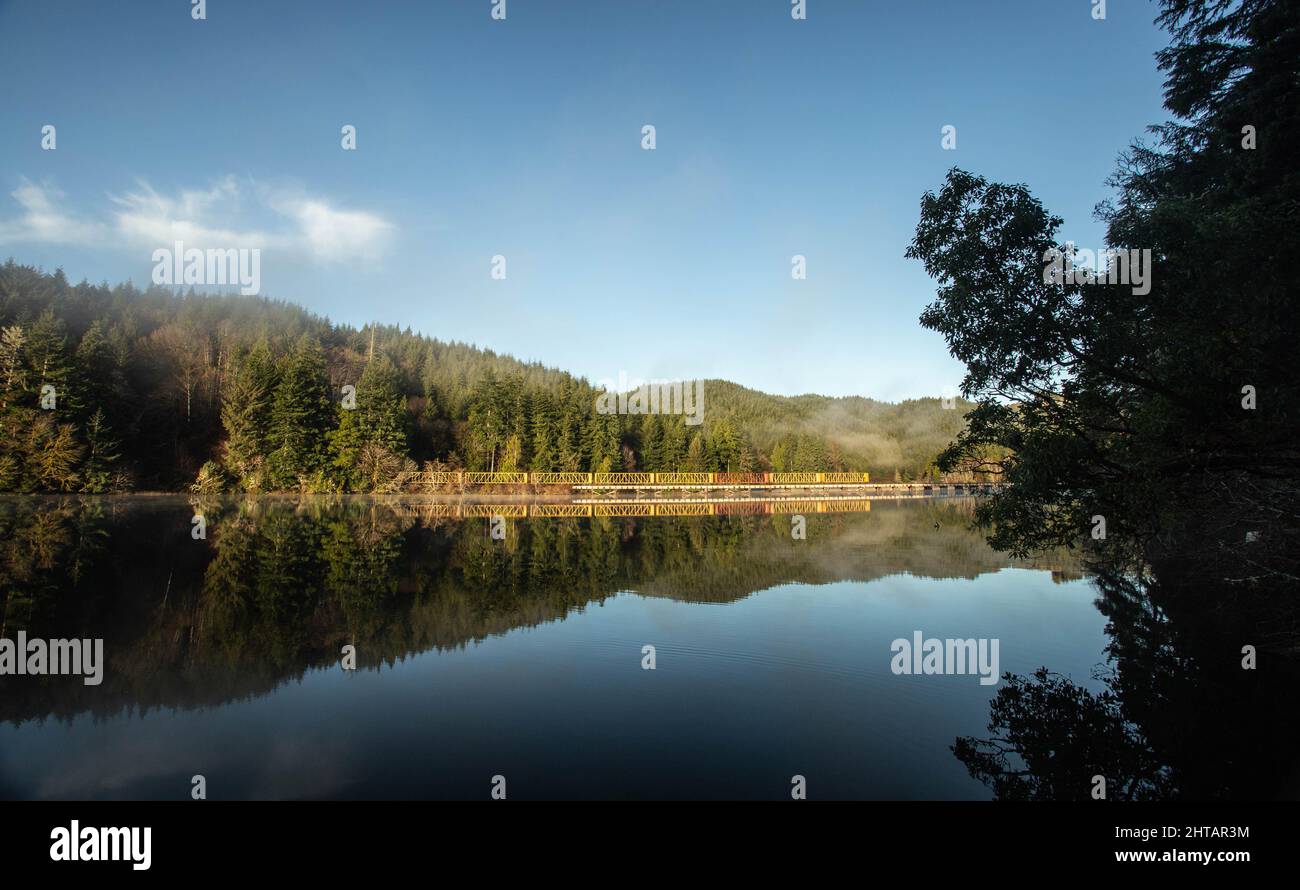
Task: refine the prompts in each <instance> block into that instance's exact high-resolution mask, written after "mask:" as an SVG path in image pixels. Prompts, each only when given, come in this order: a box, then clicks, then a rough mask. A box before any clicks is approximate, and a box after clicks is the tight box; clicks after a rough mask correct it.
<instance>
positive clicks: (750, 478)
mask: <svg viewBox="0 0 1300 890" xmlns="http://www.w3.org/2000/svg"><path fill="white" fill-rule="evenodd" d="M768 475H769V474H768V473H714V474H713V482H714V484H716V485H763V484H765V483H766V482H767V477H768Z"/></svg>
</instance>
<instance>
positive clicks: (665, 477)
mask: <svg viewBox="0 0 1300 890" xmlns="http://www.w3.org/2000/svg"><path fill="white" fill-rule="evenodd" d="M650 475H652V476H654V483H655V484H656V485H710V484H712V482H713V478H712V477H713V476H716V475H717V474H716V473H651V474H650Z"/></svg>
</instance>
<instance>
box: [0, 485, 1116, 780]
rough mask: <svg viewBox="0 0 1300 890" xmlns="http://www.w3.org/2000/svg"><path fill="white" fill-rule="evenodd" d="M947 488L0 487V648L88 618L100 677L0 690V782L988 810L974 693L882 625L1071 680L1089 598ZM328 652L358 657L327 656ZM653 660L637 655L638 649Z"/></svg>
mask: <svg viewBox="0 0 1300 890" xmlns="http://www.w3.org/2000/svg"><path fill="white" fill-rule="evenodd" d="M970 510H971V504H970V503H969V502H965V501H959V500H948V501H875V502H873V503H872V505H871V509H870V511H869V512H866V513H857V514H829V513H828V514H813V513H810V514H808V515H807V539H806V540H794V539H793V538H792V536H791V521H790V517H789V516H784V515H778V516H746V517H740V516H734V517H716V516H715V517H689V518H687V517H683V518H640V519H627V518H576V519H527V520H508V521H507V523H506V529H505V533H506V534H505V539H504V540H494V539H493V537H492V535H491V533H490V524H489V523H490V520H488V519H482V518H481V519H467V520H448V519H443V518H438V517H436V516H434V515H432V511H428V510H421V509H420V508H417V507H412V506H410V505H403V504H400V503H396V502H377V501H371V500H348V501H343V502H324V501H322V502H312V503H309V504H307V505H299V504H297V503H294V502H291V501H287V500H260V501H253V502H243V503H224V504H221V505H220V506H216V505H212V506H207V507H205V508H204V515H205V519H206V522H207V532H206V539H204V540H195V539H194V538H193V537H192V536H191V516H192V514H193V512H194V511H193V509H192V508H191V507H190V505H189V504H188V503H186V502H185V501H184V500H182V499H157V498H135V499H119V500H101V501H72V500H69V501H58V500H45V501H36V502H31V501H19V500H10V501H5V502H3V503H0V537H2V538H3V542H4V543H3V558H2V562H0V571H2V572H3V583H4V593H5V599H4V618H3V620H4V629H3V634H0V635H3V636H6V637H10V638H13V637H14V636H15V634H16V632H17V631H18V630H20V629H21V630H25V631H26V632H27V634H28V636H29V637H43V638H60V637H67V638H73V637H92V638H93V637H102V638H103V639H104V641H105V642H104V647H105V658H106V669H105V677H104V682H103V684H102V685H100V686H97V687H90V686H86V685H84V684H83V683H82V682H81V678H79V677H30V676H24V677H16V676H6V677H0V797H8V798H14V797H17V798H186V797H188V796H189V792H190V787H191V785H190V780H191V776H193V775H195V774H202V775H204V776H205V777H206V779H207V787H208V797H209V798H210V799H220V798H298V797H306V798H322V797H348V798H363V797H379V798H396V797H435V798H441V797H454V798H485V797H487V796H488V794H489V791H490V788H491V782H492V777H493V776H496V775H501V776H504V777H505V779H506V783H507V791H508V796H509V797H510V798H512V799H526V798H532V797H545V798H555V797H578V798H624V797H627V798H656V797H674V798H675V797H688V798H703V797H753V798H786V799H788V798H789V796H790V788H791V777H792V776H793V775H795V774H800V775H803V776H805V777H806V780H807V786H808V792H809V796H810V797H815V798H902V799H906V798H988V797H990V796H991V794H992V792H991V791H990V789H989V787H987V786H986V785H985V784H983V783H981V782H980V781H978V780H977V779H975V778H972V776H971V773H970V772H968V770H967V768H966V767H965V766H964V765H963V763H962V762H960V761H959V760H958V759H957V758H956V757H955V756H954V754H953V751H952V750H951V746H952V745H953V743H954V741H955V740H956V739H957V737H959V736H964V735H976V736H978V735H983V734H986V733H985V730H986V724H988V722H989V705H990V701H991V699H992V697H993V695H994V694H995V692H996V691H997V690H998V689H999V688H1000V687H1001V686H1004V685H1005V684H1000V685H999V686H988V685H981V684H980V682H979V678H978V677H977V676H973V675H965V676H937V675H936V676H927V675H921V676H899V675H895V674H894V673H893V672H892V671H891V669H890V662H891V658H892V657H893V653H892V652H891V649H890V644H891V641H893V640H894V639H896V638H908V639H910V638H911V637H912V634H913V632H914V631H918V630H919V631H922V632H923V633H924V634H925V636H927V637H938V638H948V637H960V638H996V639H997V640H998V641H999V655H1000V663H999V669H1000V671H1003V672H1006V671H1010V672H1013V673H1017V674H1028V673H1030V672H1032V671H1034V670H1035V669H1037V668H1039V667H1040V666H1047V667H1049V668H1051V670H1053V671H1055V672H1057V673H1059V674H1063V675H1066V676H1068V677H1070V678H1071V679H1072V680H1073V681H1074V682H1076V683H1077V684H1079V685H1080V686H1082V687H1084V688H1087V689H1089V690H1097V689H1098V688H1099V681H1097V680H1095V679H1093V676H1094V672H1095V670H1096V669H1097V668H1098V667H1099V666H1100V665H1102V664H1103V663H1104V662H1105V661H1106V653H1105V647H1106V644H1107V636H1106V633H1105V628H1106V619H1105V618H1104V617H1103V615H1102V614H1101V613H1100V612H1099V611H1098V608H1097V606H1096V605H1095V603H1094V601H1095V600H1096V599H1097V596H1098V591H1097V589H1096V587H1095V586H1094V584H1093V582H1092V581H1090V580H1089V579H1087V578H1085V577H1084V576H1083V575H1082V574H1081V573H1080V571H1079V570H1078V567H1077V566H1076V565H1074V564H1073V563H1072V561H1071V560H1070V558H1069V557H1068V556H1066V555H1064V554H1061V555H1057V556H1046V557H1042V558H1040V559H1039V560H1038V561H1036V562H1014V561H1012V560H1009V559H1007V558H1006V557H1004V556H1002V555H999V554H996V553H994V552H993V551H991V550H989V549H988V548H987V547H986V546H985V545H984V543H983V541H982V539H981V537H980V536H979V535H978V534H977V533H975V532H973V531H971V530H969V528H968V523H969V520H970ZM348 644H352V645H355V646H356V650H357V661H358V668H357V670H355V671H345V670H343V669H342V667H341V666H340V663H339V658H340V652H341V649H342V647H343V646H344V645H348ZM646 645H651V646H654V647H655V661H656V666H655V669H654V670H645V669H643V667H642V663H643V653H642V649H643V647H644V646H646Z"/></svg>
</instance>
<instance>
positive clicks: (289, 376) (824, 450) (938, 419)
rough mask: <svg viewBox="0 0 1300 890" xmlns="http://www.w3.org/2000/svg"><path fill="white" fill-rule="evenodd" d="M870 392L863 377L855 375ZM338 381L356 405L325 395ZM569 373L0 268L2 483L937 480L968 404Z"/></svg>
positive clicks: (315, 322)
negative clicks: (713, 476)
mask: <svg viewBox="0 0 1300 890" xmlns="http://www.w3.org/2000/svg"><path fill="white" fill-rule="evenodd" d="M863 385H864V387H865V386H869V385H870V381H863ZM345 387H353V388H355V404H354V405H353V406H352V407H345V404H347V396H346V392H345ZM597 394H598V390H597V389H596V388H595V387H593V386H592V385H590V384H589V383H588V382H587V381H586V380H584V379H581V378H576V377H573V376H572V375H570V374H567V373H565V372H563V371H559V370H555V369H551V368H546V367H543V366H542V365H540V364H536V363H525V362H521V361H518V360H516V359H513V358H511V357H509V356H503V355H497V354H496V353H493V352H492V351H490V350H487V349H481V348H479V347H476V346H471V345H468V344H464V343H457V342H447V341H442V340H438V339H434V338H431V337H428V336H425V335H422V334H417V333H414V332H412V331H411V330H410V329H409V328H406V329H401V328H397V327H387V326H375V327H367V328H365V329H361V330H358V329H355V328H351V327H348V326H342V325H333V324H331V323H330V322H329V321H327V320H326V319H323V318H320V317H318V316H315V315H312V314H311V313H309V312H307V311H306V310H304V309H302V308H301V307H298V306H294V305H290V304H288V303H283V302H277V301H273V300H268V299H265V298H257V297H241V296H225V295H215V296H214V295H200V294H193V293H190V294H187V295H178V294H174V293H173V292H171V291H170V290H166V289H160V288H151V289H149V290H146V291H141V290H139V289H137V288H135V287H133V286H132V285H131V284H122V285H117V286H115V287H110V286H108V285H107V284H102V285H91V284H88V283H86V282H82V283H81V284H77V285H71V284H69V283H68V281H67V280H66V278H65V277H64V275H63V273H62V271H56V272H54V273H53V274H46V273H44V272H42V271H41V270H38V269H35V268H32V267H29V266H23V265H19V264H17V263H15V262H14V261H13V260H10V261H9V262H8V263H6V264H5V265H4V266H2V267H0V425H2V429H0V432H2V433H3V436H2V438H0V490H4V491H87V492H99V491H109V490H121V489H130V488H142V489H157V488H167V489H174V488H181V487H185V486H188V485H191V484H194V483H196V480H197V484H199V485H200V487H202V488H205V489H209V490H218V489H222V488H232V489H245V490H252V491H267V490H297V489H304V490H311V491H340V490H346V491H372V490H391V489H392V488H394V487H395V486H397V485H399V484H400V482H401V480H402V478H403V476H404V475H405V474H406V473H409V472H411V471H414V470H415V469H417V468H418V467H420V466H422V465H424V464H427V463H430V462H432V463H433V464H434V465H435V466H443V465H445V466H454V467H464V468H467V469H496V470H515V469H531V470H594V471H609V470H624V469H629V470H630V469H643V470H715V469H716V470H732V471H752V470H763V469H775V470H838V469H845V470H868V471H870V472H872V473H873V474H874V475H875V477H876V478H879V479H886V480H892V479H895V478H901V479H911V478H916V477H919V476H922V475H929V474H932V473H934V472H935V470H934V458H935V456H936V455H937V454H938V452H939V451H940V450H941V449H942V448H943V447H944V446H945V445H947V444H948V442H950V441H951V440H952V439H953V438H954V436H955V435H956V434H957V433H958V432H959V431H960V430H961V429H962V427H963V419H962V418H963V415H964V414H965V411H966V409H967V408H968V407H969V406H968V405H967V404H965V403H963V402H961V401H960V400H958V402H957V407H956V410H944V409H943V408H942V406H941V405H940V403H939V400H938V399H920V400H916V401H909V402H904V403H901V404H897V405H894V404H888V403H883V402H876V401H872V400H870V399H864V398H856V397H854V398H836V399H832V398H826V397H823V396H813V395H805V396H797V397H782V396H772V395H768V394H765V393H760V392H755V391H753V390H749V389H745V388H744V387H741V386H737V385H736V384H733V383H729V382H726V381H721V380H709V381H706V382H705V384H704V405H705V408H704V412H703V423H702V424H701V425H698V426H691V425H687V424H686V423H685V421H684V418H683V416H682V415H680V414H668V415H633V416H628V415H617V414H600V413H598V412H597V411H596V407H595V406H596V397H597Z"/></svg>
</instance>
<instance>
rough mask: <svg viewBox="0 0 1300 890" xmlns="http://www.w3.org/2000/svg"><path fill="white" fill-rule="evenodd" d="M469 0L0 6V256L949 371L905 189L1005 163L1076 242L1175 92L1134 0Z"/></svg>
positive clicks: (713, 346) (586, 343)
mask: <svg viewBox="0 0 1300 890" xmlns="http://www.w3.org/2000/svg"><path fill="white" fill-rule="evenodd" d="M492 3H493V0H450V2H440V0H427V2H418V3H397V2H382V3H381V2H353V3H342V2H339V3H334V2H309V0H276V2H246V0H208V3H207V19H206V20H205V21H195V20H193V19H192V18H191V14H190V4H189V2H187V0H166V2H162V0H151V2H132V3H111V4H110V3H95V2H88V0H79V2H63V0H41V2H35V0H33V2H16V0H8V2H6V0H0V121H3V124H4V126H3V128H0V257H10V256H12V257H14V258H15V259H17V260H19V261H20V262H25V263H32V264H36V265H40V266H43V267H45V268H46V269H53V268H55V267H58V266H61V267H63V269H64V270H65V272H66V273H67V275H68V277H69V278H70V279H72V280H74V281H78V280H81V279H82V278H83V277H84V278H88V279H90V280H91V281H95V282H98V281H105V280H106V281H109V282H116V281H120V280H125V279H127V278H131V279H133V280H134V281H136V282H137V283H138V284H147V283H148V282H149V278H150V274H151V271H152V269H153V261H152V254H153V250H154V249H155V248H158V247H169V246H170V245H171V243H172V241H173V240H174V238H176V237H180V238H183V239H184V240H185V242H186V246H187V247H201V248H203V247H223V248H224V247H239V246H246V247H258V248H260V249H261V252H262V255H261V257H262V258H261V274H262V293H263V294H264V295H267V296H271V297H275V298H282V299H286V300H289V301H293V302H296V303H301V304H303V305H305V306H307V307H309V308H310V309H312V310H314V311H316V312H319V313H322V314H324V315H327V316H329V317H330V318H331V319H333V320H335V321H341V322H348V323H352V324H358V325H360V324H364V323H366V322H367V321H369V320H371V319H374V320H378V321H381V322H384V323H390V324H400V325H403V326H410V327H411V328H413V329H416V330H419V331H422V332H424V333H427V334H430V335H433V336H437V337H441V338H443V339H449V340H462V341H469V342H473V343H478V344H480V345H483V346H487V347H490V348H492V349H495V350H497V351H499V352H506V353H511V354H513V355H516V356H519V357H520V358H524V359H536V360H540V361H542V362H544V363H546V364H548V365H553V366H558V367H561V368H564V369H566V370H570V371H573V372H575V373H577V374H580V375H583V376H586V377H588V378H589V379H591V380H593V381H595V380H600V379H614V378H616V377H617V375H618V373H619V372H620V371H625V372H627V374H628V375H629V376H630V377H657V378H674V379H678V378H681V379H689V378H695V377H725V378H728V379H731V380H735V381H737V382H739V383H742V384H745V385H747V386H752V387H756V388H759V389H764V390H768V391H770V392H778V393H785V394H795V393H801V392H821V393H826V394H830V395H846V394H861V395H868V396H873V397H876V398H884V399H890V400H897V399H901V398H908V397H915V396H921V395H937V394H939V393H940V392H942V391H944V390H946V389H948V388H950V387H952V386H955V384H957V383H958V381H959V380H960V378H961V373H962V369H961V366H960V365H959V364H958V363H957V362H955V361H954V360H953V359H952V358H951V357H949V356H948V354H947V351H946V349H945V347H944V344H943V341H942V339H941V338H940V337H939V336H938V335H936V334H933V333H931V332H928V331H925V330H923V329H922V328H921V327H920V326H919V324H918V323H917V316H918V315H919V313H920V311H921V310H922V308H923V307H924V306H925V305H926V303H927V302H929V301H930V299H931V298H932V295H933V285H932V283H931V282H930V281H929V280H928V279H927V277H926V275H925V273H924V270H923V269H922V268H921V267H920V264H919V263H917V262H915V261H911V260H907V259H905V258H904V257H903V251H904V250H905V249H906V246H907V244H908V242H909V241H910V239H911V236H912V232H913V230H914V228H915V225H916V221H917V211H918V205H919V200H920V196H921V193H922V192H923V191H925V190H926V189H935V188H938V187H939V186H940V184H941V182H942V180H943V177H944V175H945V173H946V171H947V170H948V169H949V168H950V167H952V166H961V167H963V168H965V169H968V170H971V171H974V172H976V173H979V174H981V175H985V176H988V177H989V178H992V179H997V180H1002V181H1013V182H1025V183H1027V184H1028V185H1029V186H1030V188H1031V189H1032V190H1033V192H1034V193H1035V194H1036V195H1037V196H1038V197H1039V198H1040V199H1041V200H1042V201H1043V202H1044V203H1045V204H1046V205H1047V207H1048V208H1049V209H1051V210H1052V211H1053V212H1055V213H1057V214H1058V215H1060V216H1062V217H1064V218H1065V221H1066V224H1065V227H1064V229H1063V232H1062V234H1063V236H1064V237H1066V238H1069V239H1071V240H1074V241H1075V242H1077V243H1078V244H1080V245H1081V246H1089V245H1097V246H1101V244H1102V229H1101V227H1100V226H1099V225H1098V224H1097V223H1096V221H1095V220H1094V219H1093V215H1092V212H1093V207H1094V206H1095V204H1096V203H1097V202H1098V201H1099V200H1100V199H1102V198H1104V197H1106V195H1107V191H1106V189H1105V186H1104V181H1105V179H1106V177H1107V176H1108V175H1109V173H1110V172H1111V170H1112V169H1113V166H1114V161H1115V158H1116V156H1117V154H1118V153H1119V152H1120V151H1122V150H1123V149H1124V148H1125V147H1126V146H1127V145H1128V144H1129V142H1130V141H1131V140H1132V139H1133V138H1135V137H1138V136H1140V135H1142V133H1143V130H1144V128H1145V127H1146V126H1147V125H1148V124H1151V123H1156V122H1159V121H1161V120H1163V119H1164V118H1165V114H1164V112H1163V110H1162V109H1161V107H1160V99H1161V77H1160V75H1159V72H1158V71H1157V70H1156V68H1155V62H1154V60H1153V58H1152V53H1153V52H1155V51H1156V50H1157V49H1159V48H1160V47H1161V46H1162V45H1164V43H1165V37H1164V35H1163V34H1162V33H1161V32H1160V31H1159V30H1158V29H1157V28H1156V27H1155V26H1154V24H1153V22H1152V20H1153V18H1154V16H1155V13H1156V9H1155V6H1154V4H1152V3H1148V2H1143V0H1110V2H1109V3H1107V10H1106V19H1105V20H1104V21H1097V20H1094V19H1093V18H1092V16H1091V8H1092V6H1091V0H997V2H991V3H978V2H967V0H906V2H888V3H884V2H868V0H808V3H807V13H808V17H807V19H806V20H805V21H795V20H793V19H792V18H791V16H790V2H789V0H708V2H698V0H678V2H650V0H618V2H598V0H568V2H560V0H507V6H506V9H507V17H506V19H505V20H504V21H494V20H493V19H492V18H491V16H490V10H491V7H492ZM46 124H53V125H54V126H55V127H56V128H57V148H56V149H55V150H53V151H45V150H42V148H41V128H42V127H43V126H44V125H46ZM345 124H352V125H354V126H355V127H356V128H357V150H356V151H344V150H343V149H342V148H341V146H340V139H341V136H340V128H341V127H342V126H343V125H345ZM646 124H651V125H653V126H654V127H655V128H656V137H657V147H656V149H655V150H654V151H644V150H642V148H641V128H642V127H643V126H644V125H646ZM947 124H951V125H953V126H955V127H956V128H957V148H956V150H954V151H945V150H943V148H942V147H941V144H940V139H941V128H942V127H943V126H944V125H947ZM498 254H499V255H503V256H505V257H506V262H507V266H506V271H507V278H506V280H504V281H501V280H493V279H492V277H491V276H490V270H491V260H492V257H493V256H494V255H498ZM795 254H802V255H804V256H806V257H807V279H806V280H803V281H796V280H792V278H791V275H790V269H791V257H792V256H793V255H795Z"/></svg>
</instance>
